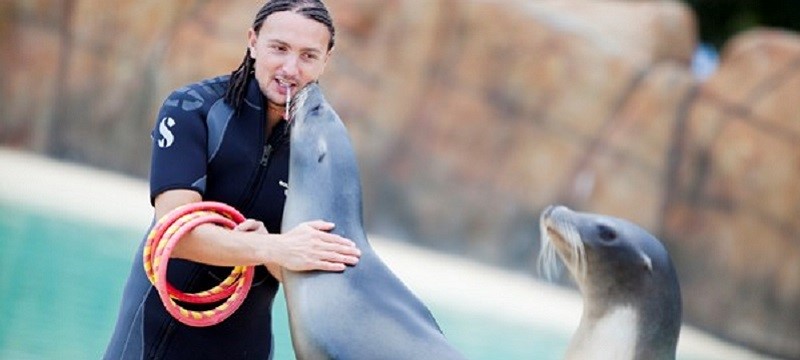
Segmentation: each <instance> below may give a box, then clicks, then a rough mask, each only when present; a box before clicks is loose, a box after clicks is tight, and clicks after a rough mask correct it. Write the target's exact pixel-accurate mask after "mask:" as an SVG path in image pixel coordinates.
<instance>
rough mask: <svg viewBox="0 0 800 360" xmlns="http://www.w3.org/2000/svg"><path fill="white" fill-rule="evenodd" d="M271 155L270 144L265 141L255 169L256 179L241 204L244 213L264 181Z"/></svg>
mask: <svg viewBox="0 0 800 360" xmlns="http://www.w3.org/2000/svg"><path fill="white" fill-rule="evenodd" d="M271 157H272V144H270V143H269V142H267V143H266V144H264V151H263V152H262V153H261V160H260V161H259V166H258V170H257V171H256V179H255V180H256V181H255V183H254V184H253V186H252V187H250V189H249V191H248V192H247V193H246V194H247V196H248V198H247V199H245V205H244V206H242V210H241V211H242V212H243V213H245V214H246V213H248V212H250V210H251V209H250V208H251V207H253V201H254V199H255V198H256V195H258V193H259V192H260V191H261V185H262V183H263V182H264V179H263V178H264V172H266V170H267V168H268V167H269V160H270V158H271Z"/></svg>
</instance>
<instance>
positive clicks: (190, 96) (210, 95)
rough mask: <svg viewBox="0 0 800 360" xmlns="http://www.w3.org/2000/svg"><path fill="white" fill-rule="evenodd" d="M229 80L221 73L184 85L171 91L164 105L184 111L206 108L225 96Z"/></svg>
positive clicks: (227, 76)
mask: <svg viewBox="0 0 800 360" xmlns="http://www.w3.org/2000/svg"><path fill="white" fill-rule="evenodd" d="M229 81H230V76H229V75H222V76H217V77H213V78H208V79H204V80H200V81H198V82H195V83H191V84H188V85H185V86H183V87H181V88H179V89H177V90H175V91H173V92H172V94H170V95H169V96H168V97H167V99H166V101H165V102H164V106H166V107H179V108H181V109H183V110H185V111H194V110H197V109H200V108H208V107H210V106H211V105H213V104H214V103H216V102H217V101H220V100H222V99H223V98H224V97H225V92H226V91H227V90H228V83H229Z"/></svg>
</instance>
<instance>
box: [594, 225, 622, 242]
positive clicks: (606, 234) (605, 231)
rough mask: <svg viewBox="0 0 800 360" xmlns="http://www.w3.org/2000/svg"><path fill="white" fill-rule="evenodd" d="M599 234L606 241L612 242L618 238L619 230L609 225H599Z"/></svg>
mask: <svg viewBox="0 0 800 360" xmlns="http://www.w3.org/2000/svg"><path fill="white" fill-rule="evenodd" d="M597 235H598V236H599V237H600V239H601V240H603V241H605V242H611V241H614V240H616V238H617V232H616V231H614V229H612V228H611V227H610V226H608V225H598V226H597Z"/></svg>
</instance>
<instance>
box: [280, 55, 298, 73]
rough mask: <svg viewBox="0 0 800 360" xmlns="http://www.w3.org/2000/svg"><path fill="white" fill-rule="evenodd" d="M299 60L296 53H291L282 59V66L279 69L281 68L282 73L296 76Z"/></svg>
mask: <svg viewBox="0 0 800 360" xmlns="http://www.w3.org/2000/svg"><path fill="white" fill-rule="evenodd" d="M299 60H300V59H299V56H298V55H294V54H292V55H289V56H287V57H286V58H285V60H284V61H283V66H281V70H283V73H284V74H285V75H287V76H297V75H298V71H299V68H298V61H299Z"/></svg>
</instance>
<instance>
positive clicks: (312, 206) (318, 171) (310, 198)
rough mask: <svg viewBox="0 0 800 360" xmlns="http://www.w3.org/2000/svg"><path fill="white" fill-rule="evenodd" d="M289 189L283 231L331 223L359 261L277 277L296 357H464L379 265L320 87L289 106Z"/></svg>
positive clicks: (338, 126)
mask: <svg viewBox="0 0 800 360" xmlns="http://www.w3.org/2000/svg"><path fill="white" fill-rule="evenodd" d="M291 108H292V109H291V111H290V114H291V121H290V123H291V125H290V126H291V155H290V165H289V184H288V187H289V189H288V192H287V199H286V205H285V208H284V213H283V224H282V228H283V229H284V230H285V229H292V228H294V227H295V226H296V225H298V224H300V223H302V222H305V221H309V220H314V219H323V220H326V221H330V222H333V223H335V224H336V228H335V229H334V230H333V232H334V233H336V234H339V235H341V236H343V237H346V238H348V239H351V240H353V241H354V242H355V243H356V245H357V246H358V248H359V249H360V250H361V259H360V261H359V263H358V264H357V265H356V266H354V267H349V268H347V269H346V270H345V271H344V272H343V273H326V272H302V273H298V272H291V271H284V272H283V285H284V292H285V294H286V302H287V308H288V311H289V323H290V328H291V336H292V343H293V346H294V350H295V354H296V355H297V357H298V358H299V359H364V360H374V359H402V360H408V359H462V358H463V356H462V355H461V354H460V353H459V352H458V351H457V350H456V349H454V348H453V347H452V346H451V345H450V344H448V343H447V340H446V339H445V337H444V335H443V334H442V332H441V330H440V329H439V326H438V324H437V323H436V320H435V319H434V318H433V316H432V315H431V313H430V311H429V310H428V308H427V307H426V306H425V305H424V304H423V303H422V302H421V301H420V300H419V299H418V298H417V297H416V296H415V295H414V294H413V293H412V292H411V291H410V290H409V289H408V288H407V287H406V286H405V285H404V284H403V283H402V282H401V281H400V279H398V278H397V276H395V275H394V274H393V273H392V271H391V270H389V268H388V267H387V266H386V265H385V264H384V263H383V262H382V261H381V259H380V258H379V257H378V254H376V253H375V251H374V250H373V249H372V247H371V246H370V244H369V241H368V240H367V236H366V233H365V231H364V228H363V225H362V207H361V206H362V201H361V181H360V178H359V176H360V175H359V172H358V165H357V163H356V157H355V154H354V152H353V148H352V145H351V143H350V139H349V136H348V134H347V131H346V129H345V127H344V125H343V124H342V122H341V120H340V119H339V116H338V115H337V114H336V112H335V111H334V110H333V108H331V106H330V105H329V104H328V103H327V102H326V101H325V99H324V97H323V95H322V92H321V90H320V88H319V86H318V85H317V84H316V83H312V84H310V85H308V86H306V87H305V88H303V89H302V90H301V91H300V92H299V93H298V94H297V95H296V96H295V98H294V101H293V103H292V105H291Z"/></svg>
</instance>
